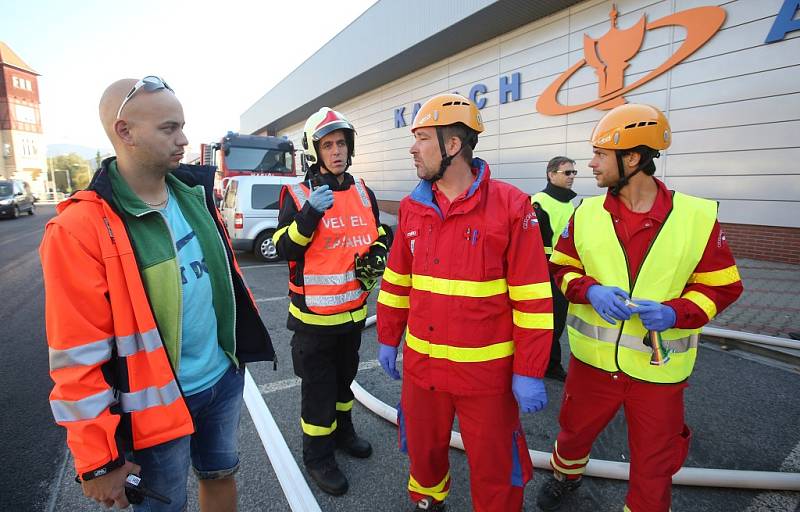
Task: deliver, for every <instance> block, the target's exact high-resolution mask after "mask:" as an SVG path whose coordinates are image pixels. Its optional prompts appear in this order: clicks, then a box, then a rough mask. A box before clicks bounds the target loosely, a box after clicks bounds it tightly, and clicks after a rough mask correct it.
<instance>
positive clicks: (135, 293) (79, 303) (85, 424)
mask: <svg viewBox="0 0 800 512" xmlns="http://www.w3.org/2000/svg"><path fill="white" fill-rule="evenodd" d="M104 167H105V165H104ZM201 171H203V169H200V168H194V169H191V170H190V173H191V174H193V175H198V176H199V174H201V173H202V172H201ZM105 172H106V170H105V168H104V169H103V170H101V171H98V174H97V175H96V176H95V179H94V180H93V182H92V187H93V188H92V189H91V190H86V191H81V192H79V193H77V194H76V195H75V196H73V197H72V198H71V199H69V200H67V201H64V202H62V203H61V204H59V206H58V213H59V215H58V216H57V217H55V218H54V219H52V220H51V221H50V222H49V223H48V225H47V228H46V231H45V236H44V239H43V240H42V245H41V247H40V256H41V260H42V267H43V271H44V280H45V283H46V287H45V294H46V297H45V298H46V313H45V316H46V325H47V341H48V345H49V359H50V376H51V378H52V379H53V381H54V383H55V386H54V387H53V390H52V392H51V394H50V405H51V409H52V411H53V415H54V417H55V419H56V422H57V423H58V424H59V425H62V426H63V427H65V428H66V430H67V444H68V446H69V448H70V450H71V452H72V455H73V457H74V459H75V467H76V470H77V471H78V474H79V475H81V477H82V478H83V479H84V480H86V479H90V478H93V477H96V476H101V475H103V474H105V473H106V472H107V471H109V470H111V469H113V468H115V467H117V466H119V465H121V464H122V463H123V462H124V455H125V451H127V450H139V449H143V448H148V447H151V446H155V445H158V444H161V443H164V442H167V441H170V440H173V439H176V438H178V437H181V436H184V435H189V434H191V433H192V432H194V425H193V422H192V418H191V416H190V414H189V411H188V409H187V407H186V404H185V402H184V400H183V396H182V393H181V390H180V387H179V385H178V383H177V381H176V376H175V373H174V371H173V369H172V367H171V365H170V361H169V358H168V355H167V352H166V350H165V348H164V345H163V341H162V338H161V335H160V334H159V330H158V326H157V324H156V320H155V318H154V315H153V312H152V309H151V306H150V302H149V300H148V297H147V294H146V290H145V287H144V285H143V282H142V278H141V274H140V269H139V267H138V265H137V261H136V256H135V254H134V248H133V247H132V244H131V240H130V238H129V236H128V234H127V231H126V225H125V223H124V221H123V219H122V218H121V217H120V215H118V214H117V213H116V211H115V210H114V208H113V207H112V205H111V204H110V202H109V201H110V193H111V192H110V184H109V182H108V177H107V176H104V174H103V173H105ZM176 174H178V172H176ZM187 174H189V173H187ZM98 176H99V179H98ZM209 176H212V175H211V174H209ZM207 181H208V184H209V185H210V183H211V181H210V178H209V180H207ZM97 182H103V183H104V185H105V187H100V188H98V189H95V188H94V187H96V186H97ZM207 190H209V191H210V190H211V188H210V186H209V187H208V188H207ZM207 195H208V194H207ZM105 197H108V198H109V200H106V199H104V198H105ZM206 202H207V203H208V204H212V203H210V198H207V201H206ZM210 208H213V206H212V207H210ZM216 224H217V229H218V230H219V229H220V227H219V226H220V224H219V219H218V218H216ZM224 240H225V243H226V250H227V251H228V254H229V269H228V270H229V271H230V275H232V276H233V278H232V280H233V283H234V290H235V295H236V303H237V308H236V317H237V319H240V318H241V320H240V322H239V325H237V327H238V328H243V329H247V330H248V331H249V330H252V331H258V333H257V334H259V337H260V339H261V341H262V342H263V343H264V346H263V349H264V352H263V353H261V354H259V355H258V356H256V355H254V353H253V354H251V353H247V354H240V353H239V348H237V354H236V355H237V358H238V360H239V361H240V362H244V361H253V360H259V359H265V358H266V359H271V358H273V357H274V353H273V351H272V346H271V344H270V343H269V338H268V335H267V334H266V330H264V329H263V325H261V329H262V330H261V331H259V330H258V329H255V327H253V321H254V320H253V318H252V315H255V319H256V320H257V321H258V322H260V319H258V313H257V311H256V309H255V304H254V303H253V302H252V296H249V295H248V294H247V293H246V292H244V291H242V290H241V289H240V288H242V286H243V285H242V284H241V275H240V271H239V269H238V266H237V265H236V263H235V260H232V258H231V257H230V254H231V252H230V250H229V249H230V247H229V241H228V240H227V237H224ZM242 324H244V325H242ZM238 328H237V337H239V332H238V331H239V329H238ZM265 336H266V337H265Z"/></svg>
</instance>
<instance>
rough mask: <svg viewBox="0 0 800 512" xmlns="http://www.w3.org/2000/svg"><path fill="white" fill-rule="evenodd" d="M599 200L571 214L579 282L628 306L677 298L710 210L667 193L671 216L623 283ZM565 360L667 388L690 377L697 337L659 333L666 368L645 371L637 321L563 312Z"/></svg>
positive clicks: (617, 248)
mask: <svg viewBox="0 0 800 512" xmlns="http://www.w3.org/2000/svg"><path fill="white" fill-rule="evenodd" d="M604 201H605V196H597V197H591V198H588V199H584V200H583V202H582V204H581V206H579V207H578V208H577V209H576V211H575V217H574V221H573V224H574V233H575V248H576V250H577V252H578V256H579V259H580V261H581V263H582V264H583V266H584V271H585V274H586V275H587V276H591V277H593V278H595V279H597V281H598V282H600V283H601V284H602V285H604V286H618V287H620V288H622V289H623V290H625V291H627V292H629V293H630V296H631V298H632V300H634V301H635V300H636V299H637V298H640V299H648V300H652V301H656V302H664V301H667V300H671V299H674V298H677V297H680V296H681V294H682V292H683V289H684V288H685V287H686V283H687V282H688V281H689V278H690V276H691V274H692V272H693V271H694V269H695V268H696V266H697V263H698V262H699V261H700V259H701V258H702V256H703V252H704V250H705V247H706V243H707V242H708V237H709V235H710V234H711V230H712V229H713V227H714V223H715V222H716V217H717V204H716V203H715V202H713V201H709V200H706V199H700V198H696V197H692V196H688V195H685V194H680V193H677V192H676V193H674V195H673V198H672V210H671V211H670V212H669V214H668V215H667V218H666V219H665V221H664V223H663V224H662V225H661V229H660V230H659V231H658V233H657V234H656V237H655V239H654V240H653V242H652V243H651V245H650V250H649V251H648V252H647V254H646V255H645V258H644V261H643V262H642V264H641V268H640V270H639V273H638V274H637V276H636V280H635V282H631V279H630V271H629V270H628V264H627V258H626V256H625V252H624V248H623V247H622V244H621V243H620V241H619V240H618V239H617V236H616V232H615V231H614V222H613V220H612V218H611V214H609V212H608V211H606V209H605V208H603V202H604ZM567 329H568V332H569V345H570V350H571V351H572V355H573V356H575V357H577V358H578V359H579V360H581V361H583V362H585V363H587V364H590V365H592V366H594V367H596V368H600V369H602V370H606V371H610V372H616V371H622V372H624V373H626V374H628V375H630V376H631V377H634V378H636V379H640V380H644V381H648V382H657V383H675V382H681V381H683V380H686V379H687V378H688V377H689V375H690V374H691V373H692V368H693V367H694V361H695V358H696V357H697V341H698V337H699V333H700V329H667V330H666V331H664V332H662V333H661V337H662V339H663V341H664V343H665V345H666V348H667V349H668V350H670V351H671V353H670V360H669V362H668V363H666V364H665V365H663V366H654V365H651V364H650V357H651V353H652V349H651V348H650V347H649V346H648V345H645V343H644V338H645V336H646V335H647V329H645V327H644V325H642V322H641V320H640V319H639V315H633V316H631V318H630V320H626V321H624V322H621V323H617V325H612V324H609V323H608V322H606V321H605V320H603V319H602V318H601V317H600V315H598V314H597V312H596V311H595V310H594V308H593V307H592V306H591V304H570V306H569V313H568V316H567Z"/></svg>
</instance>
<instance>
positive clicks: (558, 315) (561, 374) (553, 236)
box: [531, 156, 578, 382]
mask: <svg viewBox="0 0 800 512" xmlns="http://www.w3.org/2000/svg"><path fill="white" fill-rule="evenodd" d="M576 174H578V171H576V170H575V160H572V159H570V158H567V157H565V156H556V157H553V158H551V159H550V161H549V162H548V163H547V171H546V176H547V186H546V187H545V188H544V190H542V191H541V192H537V193H536V194H534V195H533V197H531V203H532V204H533V209H534V211H536V218H538V219H539V230H540V231H541V233H542V242H544V252H545V254H547V257H548V258H550V254H552V252H553V247H555V245H556V241H558V237H559V236H561V232H562V231H564V228H566V227H567V223H568V222H569V218H570V217H571V216H572V212H573V211H575V206H574V205H573V204H572V198H574V197H575V196H576V195H577V194H575V192H573V191H572V183H573V182H574V181H575V175H576ZM550 286H551V288H552V289H553V344H552V345H551V346H550V347H551V348H550V362H549V364H548V366H547V373H545V375H544V376H545V377H548V378H551V379H556V380H560V381H562V382H564V380H566V378H567V372H565V371H564V367H563V366H561V344H560V343H559V339H560V338H561V333H563V332H564V325H565V323H566V321H567V307H568V306H569V303H568V302H567V299H566V298H565V297H564V294H563V293H561V291H560V290H559V289H558V287H557V286H556V285H555V283H554V282H553V280H552V277H551V279H550Z"/></svg>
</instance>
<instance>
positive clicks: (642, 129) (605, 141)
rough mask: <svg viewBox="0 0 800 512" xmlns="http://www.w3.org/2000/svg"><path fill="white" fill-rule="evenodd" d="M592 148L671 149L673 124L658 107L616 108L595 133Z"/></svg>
mask: <svg viewBox="0 0 800 512" xmlns="http://www.w3.org/2000/svg"><path fill="white" fill-rule="evenodd" d="M591 141H592V146H594V147H597V148H602V149H631V148H635V147H637V146H647V147H648V148H651V149H655V150H663V149H667V148H668V147H669V145H670V143H671V142H672V130H670V127H669V121H667V118H666V117H665V116H664V114H663V113H662V112H661V111H660V110H659V109H657V108H656V107H653V106H650V105H644V104H642V103H628V104H625V105H620V106H618V107H615V108H613V109H612V110H611V111H609V112H608V113H607V114H606V115H604V116H603V118H602V119H600V121H599V122H598V123H597V126H595V127H594V131H592V138H591Z"/></svg>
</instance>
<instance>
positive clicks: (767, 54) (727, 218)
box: [280, 0, 800, 227]
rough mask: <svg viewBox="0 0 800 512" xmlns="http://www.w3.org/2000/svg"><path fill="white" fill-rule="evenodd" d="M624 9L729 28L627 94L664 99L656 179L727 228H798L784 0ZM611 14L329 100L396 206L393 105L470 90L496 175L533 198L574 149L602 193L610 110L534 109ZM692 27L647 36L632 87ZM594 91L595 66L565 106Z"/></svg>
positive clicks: (798, 108)
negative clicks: (592, 161) (669, 137)
mask: <svg viewBox="0 0 800 512" xmlns="http://www.w3.org/2000/svg"><path fill="white" fill-rule="evenodd" d="M501 3H502V2H501ZM616 4H617V9H618V11H619V18H618V21H617V25H618V27H619V28H621V29H624V28H627V27H629V26H631V25H633V24H634V23H635V22H636V21H637V20H638V19H639V18H640V17H641V16H642V15H643V14H646V16H647V20H648V21H653V20H655V19H658V18H661V17H663V16H665V15H668V14H670V13H672V12H677V11H681V10H684V9H688V8H692V7H700V6H707V5H722V7H723V8H724V9H725V11H726V20H725V23H724V25H723V27H722V29H721V30H720V32H718V33H717V34H716V35H715V36H714V37H713V38H712V39H711V40H710V41H709V42H708V43H707V44H706V45H705V46H704V47H703V48H701V49H699V50H698V51H697V52H696V53H695V54H693V55H692V56H690V57H689V58H687V59H686V60H684V61H683V62H682V63H680V64H678V65H677V66H675V67H674V68H673V69H672V70H671V71H669V72H667V73H665V74H663V75H661V76H659V77H657V78H656V79H653V80H651V81H650V82H648V83H646V84H644V85H642V86H641V87H639V88H637V89H635V90H632V91H630V92H629V93H628V94H626V95H625V98H626V99H627V101H629V102H643V103H649V104H653V105H656V106H658V107H659V108H662V109H664V110H665V111H666V113H667V115H668V116H669V118H670V121H671V123H672V127H673V132H674V136H673V144H672V147H671V148H670V149H669V150H668V151H665V152H664V154H663V155H662V158H661V159H659V160H658V161H657V167H658V171H657V176H659V177H660V178H662V179H664V181H665V182H666V183H667V184H668V185H669V186H671V187H675V188H676V189H677V190H681V191H683V192H686V193H689V194H696V195H699V196H702V197H707V198H710V199H715V200H718V201H719V202H720V220H722V221H723V222H735V223H745V224H763V225H775V226H790V227H800V137H798V136H797V134H798V133H800V31H798V32H790V33H789V34H787V36H786V38H785V40H783V41H779V42H776V43H774V44H770V45H765V44H764V43H763V41H764V39H765V38H766V35H767V33H768V32H769V29H770V28H771V27H772V24H773V23H774V21H775V16H776V14H777V12H778V10H779V9H780V6H781V5H782V1H781V0H765V1H759V2H753V1H752V0H736V1H731V2H720V3H715V2H709V1H702V0H674V1H673V0H661V1H653V0H628V1H624V0H623V1H618V2H616ZM673 4H674V7H673ZM673 8H674V11H673ZM610 10H611V2H609V1H605V0H591V1H588V2H582V3H578V4H576V5H573V6H572V7H570V8H568V9H563V10H561V11H559V12H556V13H554V14H552V15H551V16H549V17H545V18H541V19H537V20H536V21H534V22H531V23H529V24H527V25H524V26H521V27H519V28H516V29H514V30H512V31H510V32H507V33H505V34H502V35H499V36H497V37H494V38H492V39H489V40H486V41H484V42H482V43H480V44H478V45H476V46H473V47H471V48H467V49H465V50H463V51H460V52H458V53H456V54H454V55H451V56H450V57H448V58H445V59H442V60H439V61H436V62H433V63H430V64H427V65H425V66H424V67H421V68H418V69H416V70H413V71H411V72H409V73H407V74H405V75H404V76H402V77H400V78H397V79H395V80H392V81H389V82H388V83H384V84H383V85H381V86H379V87H376V88H374V89H372V90H370V91H369V92H367V93H365V94H362V95H360V96H356V97H353V98H350V99H348V100H347V101H344V102H341V103H340V104H338V105H331V106H332V107H333V108H337V109H339V110H342V111H343V112H344V113H345V114H347V115H348V116H349V117H350V119H351V121H352V122H353V123H354V125H355V126H356V129H357V130H358V134H359V136H358V139H357V143H356V144H357V146H356V148H357V149H356V158H355V160H354V166H353V168H352V172H354V173H355V174H357V175H361V176H363V177H364V178H365V179H368V180H369V181H368V184H369V185H370V186H371V187H372V188H373V189H374V190H375V192H376V194H377V196H378V198H379V199H386V200H399V199H400V198H402V197H403V196H405V195H406V194H408V193H409V192H410V191H411V189H412V188H413V187H414V186H415V184H416V182H417V180H416V174H415V170H414V168H413V164H412V161H411V157H410V155H409V153H408V149H409V147H410V146H411V143H412V138H411V135H410V132H409V127H408V126H406V127H401V128H395V127H394V110H395V109H396V108H402V107H405V122H406V123H407V124H408V125H410V124H411V112H412V110H413V105H414V103H422V102H424V101H425V100H426V99H428V98H429V97H431V96H432V95H434V94H437V93H442V92H450V91H454V90H458V91H459V92H461V93H462V94H467V93H468V92H469V89H470V87H471V86H472V85H474V84H476V83H483V84H484V85H486V87H487V93H486V94H485V95H483V96H482V97H483V98H485V99H486V100H487V103H486V107H485V108H484V109H483V111H482V116H483V118H484V121H485V123H486V131H485V132H484V134H482V136H481V139H480V142H479V145H478V147H477V150H476V154H477V155H478V156H481V157H483V158H485V159H486V160H487V161H488V162H489V164H490V165H491V167H492V172H493V175H494V176H495V177H497V178H501V179H505V180H507V181H509V182H510V183H512V184H514V185H516V186H518V187H520V188H521V189H523V190H525V191H526V192H529V193H534V192H536V191H537V190H540V189H541V188H542V187H543V186H544V184H545V179H544V168H545V165H546V163H547V161H548V160H549V159H550V158H551V157H553V156H555V155H567V156H570V157H571V158H573V159H575V160H576V168H578V169H579V171H580V174H579V175H578V178H577V179H576V182H575V187H574V189H575V191H576V192H578V194H579V195H580V196H582V197H585V196H590V195H596V194H598V193H603V192H604V191H603V190H601V189H598V188H597V186H596V184H595V180H594V179H593V178H592V176H591V172H590V171H589V169H588V168H587V164H588V161H589V158H590V157H591V146H590V144H589V143H588V138H589V136H590V134H591V131H592V129H593V127H594V125H595V123H596V122H597V120H598V119H600V117H602V115H603V114H604V112H603V111H600V110H597V109H594V108H590V109H586V110H582V111H578V112H574V113H571V114H568V115H561V116H547V115H542V114H540V113H538V112H537V111H536V101H537V99H538V97H539V95H540V94H541V93H542V92H543V91H544V89H545V88H546V87H548V86H549V85H550V84H551V83H552V82H553V80H555V79H556V78H557V77H558V76H559V75H560V74H561V73H562V72H563V71H565V70H566V68H567V67H568V66H569V65H571V64H572V63H575V62H577V61H578V60H579V59H582V58H583V57H584V54H583V37H584V33H586V34H588V35H590V36H591V37H594V38H598V37H601V36H603V35H604V34H605V33H606V32H608V30H609V26H610V25H609V19H608V16H609V11H610ZM684 32H685V31H684V30H683V29H682V28H676V29H674V30H673V29H669V28H663V29H658V30H655V31H652V32H648V33H647V35H646V37H645V38H644V40H643V43H642V47H641V50H640V52H639V53H638V54H637V55H636V56H635V57H634V58H633V59H631V61H630V62H629V64H630V66H629V67H628V68H627V70H626V78H625V83H626V85H627V84H630V83H633V82H634V81H636V80H638V79H639V78H641V77H643V76H645V75H646V74H648V73H649V72H650V71H652V70H653V69H655V68H657V67H658V66H659V65H660V64H661V63H662V62H663V61H664V60H666V59H667V58H668V57H669V55H671V54H672V53H673V52H674V51H676V49H677V48H678V47H679V46H680V45H681V44H682V41H683V40H684V38H685V33H684ZM517 72H518V73H520V76H521V99H520V100H519V101H510V102H508V103H505V104H500V102H499V93H498V87H499V77H500V76H509V75H511V73H517ZM597 94H598V85H597V76H596V74H595V73H594V70H593V69H591V68H589V67H584V69H582V70H580V71H579V72H577V73H576V74H575V75H573V77H572V78H571V79H570V80H569V81H568V82H567V83H566V84H565V86H564V87H563V88H562V90H561V92H560V94H559V101H560V102H562V103H563V104H570V105H573V104H578V103H581V102H585V101H592V100H594V99H595V98H596V97H597ZM319 106H321V105H319ZM317 108H318V107H317ZM301 129H302V123H295V124H293V125H291V126H288V127H286V128H284V129H282V130H280V133H281V134H286V135H288V136H289V137H290V138H291V139H292V140H294V141H295V144H298V145H299V140H300V136H301V135H302V134H301Z"/></svg>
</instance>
